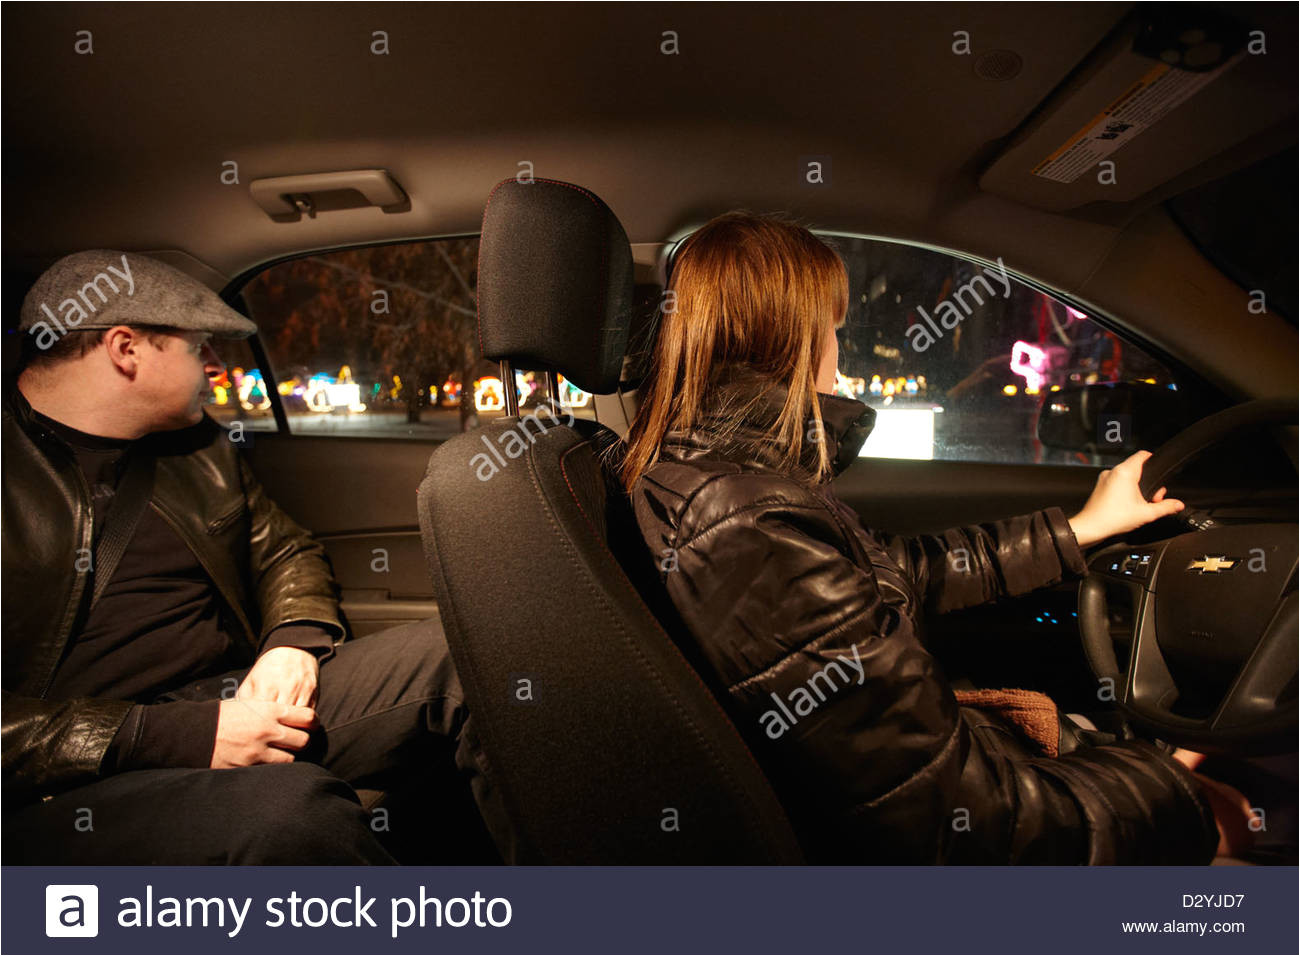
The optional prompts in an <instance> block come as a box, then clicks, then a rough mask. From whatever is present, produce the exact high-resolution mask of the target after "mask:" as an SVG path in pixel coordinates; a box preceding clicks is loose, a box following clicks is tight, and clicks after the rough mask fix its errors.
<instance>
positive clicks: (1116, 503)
mask: <svg viewBox="0 0 1300 956" xmlns="http://www.w3.org/2000/svg"><path fill="white" fill-rule="evenodd" d="M1150 457H1151V452H1149V451H1139V452H1134V453H1133V454H1132V455H1130V456H1129V457H1128V458H1125V459H1124V460H1123V461H1122V462H1120V463H1119V464H1118V465H1116V466H1115V467H1114V468H1108V469H1106V470H1105V471H1103V472H1102V473H1101V474H1100V475H1098V476H1097V485H1096V487H1095V488H1093V489H1092V494H1091V495H1089V496H1088V500H1087V502H1085V503H1084V506H1083V508H1082V510H1080V511H1079V513H1078V514H1076V515H1075V516H1074V517H1072V518H1071V519H1070V528H1071V529H1072V530H1073V531H1074V536H1075V538H1076V539H1078V542H1079V547H1080V548H1086V547H1088V546H1089V545H1093V544H1096V543H1097V542H1098V541H1104V540H1106V539H1107V538H1109V537H1112V536H1113V535H1117V534H1124V533H1125V532H1128V531H1132V530H1134V529H1135V528H1140V527H1142V526H1143V525H1144V524H1150V523H1151V522H1152V521H1155V520H1157V519H1159V518H1164V517H1168V516H1169V515H1174V514H1177V513H1178V512H1180V511H1182V510H1183V508H1184V507H1185V505H1184V504H1183V502H1181V501H1179V500H1178V499H1177V498H1166V497H1165V489H1164V488H1163V487H1161V488H1159V489H1157V490H1156V493H1155V494H1154V495H1152V496H1151V500H1150V501H1147V500H1146V498H1144V497H1143V495H1142V491H1141V489H1140V488H1139V487H1138V484H1139V482H1140V481H1141V480H1142V466H1143V465H1144V464H1146V460H1147V459H1148V458H1150Z"/></svg>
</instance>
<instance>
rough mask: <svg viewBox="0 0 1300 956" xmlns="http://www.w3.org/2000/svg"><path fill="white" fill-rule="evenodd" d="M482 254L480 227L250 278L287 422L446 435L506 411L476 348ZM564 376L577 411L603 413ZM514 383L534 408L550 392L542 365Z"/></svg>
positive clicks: (319, 258)
mask: <svg viewBox="0 0 1300 956" xmlns="http://www.w3.org/2000/svg"><path fill="white" fill-rule="evenodd" d="M477 262H478V239H477V237H470V238H462V239H441V240H433V241H427V242H411V243H402V244H397V245H385V246H369V247H366V248H362V249H348V250H344V251H340V252H331V253H323V254H319V255H312V256H305V257H302V258H299V259H292V260H289V261H286V262H281V263H278V264H276V265H273V266H271V267H269V268H268V269H266V270H265V271H263V272H261V273H259V274H258V275H257V277H256V278H254V279H253V280H252V281H250V282H249V283H248V284H247V285H246V286H245V287H244V289H243V298H244V303H245V305H246V307H247V309H248V314H249V316H250V317H251V318H252V319H253V321H254V322H256V323H257V326H258V338H259V340H260V342H261V343H262V345H263V347H264V348H265V350H266V352H267V354H268V356H269V357H270V360H271V362H272V363H273V365H274V368H275V379H276V389H275V390H276V392H277V393H278V394H277V395H276V396H273V397H275V398H277V399H278V400H279V401H280V402H281V403H282V404H283V405H284V409H285V413H286V416H287V418H288V421H289V430H290V431H291V432H295V433H301V434H313V435H316V434H326V435H374V436H384V437H391V438H424V439H434V440H442V439H446V438H449V437H451V436H452V435H455V434H457V433H459V432H461V431H466V430H469V429H471V428H475V427H477V426H479V425H481V424H483V423H485V422H486V421H489V420H491V419H492V418H496V417H499V416H501V415H503V414H504V413H505V411H504V409H505V398H504V393H503V388H502V382H501V378H500V375H501V372H500V367H499V365H497V364H496V363H494V362H486V361H484V360H483V359H481V358H480V357H479V351H478V336H477V332H476V326H475V284H476V282H477ZM245 371H246V370H245ZM259 374H260V373H259ZM559 384H560V400H561V402H562V403H563V405H564V406H565V407H566V408H570V409H571V410H572V411H573V414H574V415H576V416H586V417H591V416H592V415H593V414H594V412H593V408H592V399H591V396H590V395H588V394H587V393H585V392H582V391H581V390H579V389H577V388H576V387H574V386H573V385H572V384H571V383H569V382H567V381H566V380H564V379H563V377H562V376H561V377H560V381H559ZM515 388H516V392H517V394H518V396H519V400H520V407H521V412H525V413H526V412H527V411H528V410H531V409H533V408H534V407H536V406H537V405H538V403H539V402H541V401H543V400H545V399H546V397H547V395H548V394H549V390H548V389H547V387H546V377H545V375H544V374H543V373H541V372H533V371H528V370H518V371H516V372H515ZM241 410H243V409H242V406H241Z"/></svg>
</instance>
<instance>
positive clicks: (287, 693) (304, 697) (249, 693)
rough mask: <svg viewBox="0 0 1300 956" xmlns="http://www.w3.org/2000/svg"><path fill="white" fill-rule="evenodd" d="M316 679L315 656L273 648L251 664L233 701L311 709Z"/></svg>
mask: <svg viewBox="0 0 1300 956" xmlns="http://www.w3.org/2000/svg"><path fill="white" fill-rule="evenodd" d="M319 677H320V662H319V661H318V660H316V655H315V654H313V653H311V652H310V651H304V650H303V649H302V648H300V647H273V648H271V649H270V650H269V651H267V652H266V653H265V654H263V655H262V656H261V657H259V658H258V659H257V662H256V663H255V664H253V667H252V669H251V670H250V671H249V672H248V675H247V676H246V677H245V678H244V681H243V683H242V684H240V685H239V689H238V690H237V691H235V699H236V700H273V701H275V702H276V703H280V704H289V705H292V706H295V707H314V706H315V704H316V692H317V680H318V679H319Z"/></svg>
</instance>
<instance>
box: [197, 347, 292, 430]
mask: <svg viewBox="0 0 1300 956" xmlns="http://www.w3.org/2000/svg"><path fill="white" fill-rule="evenodd" d="M212 347H213V349H215V350H216V353H217V357H218V358H220V359H221V361H222V363H223V364H224V365H225V366H226V372H225V375H223V376H222V377H221V378H220V379H218V380H217V381H215V382H214V383H213V385H212V393H211V395H210V396H209V398H208V411H209V412H210V413H211V415H212V417H213V418H215V419H216V420H217V421H218V422H220V423H221V424H223V425H226V426H228V427H229V426H233V425H234V424H235V423H236V422H242V423H243V426H242V427H243V428H245V429H249V430H251V431H275V430H276V424H275V413H274V412H273V411H272V410H271V396H270V394H269V392H270V389H269V388H268V386H267V384H266V381H265V380H264V379H263V378H262V370H261V369H259V368H258V367H257V366H258V362H257V359H256V358H254V357H253V350H252V348H250V347H249V344H248V340H247V339H214V340H213V342H212Z"/></svg>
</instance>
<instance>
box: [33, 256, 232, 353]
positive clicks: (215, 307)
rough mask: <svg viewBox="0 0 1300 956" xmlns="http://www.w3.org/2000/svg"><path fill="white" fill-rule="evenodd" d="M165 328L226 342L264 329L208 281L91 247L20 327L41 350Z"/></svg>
mask: <svg viewBox="0 0 1300 956" xmlns="http://www.w3.org/2000/svg"><path fill="white" fill-rule="evenodd" d="M115 325H161V326H169V327H171V328H175V329H185V330H187V331H192V332H211V333H212V334H213V335H214V336H217V337H220V338H232V339H242V338H247V337H248V336H250V335H252V334H253V333H254V332H256V331H257V326H256V325H254V324H253V323H252V322H250V321H249V320H248V319H246V318H244V317H243V316H242V315H240V314H239V313H238V312H236V311H235V310H234V309H232V308H231V307H230V306H228V305H226V303H224V302H222V301H221V296H219V295H217V294H216V293H215V292H213V291H212V290H211V289H209V288H208V287H207V286H205V285H204V284H203V283H202V282H199V281H198V280H197V279H192V278H190V277H189V276H187V275H186V274H185V273H183V272H181V271H180V270H179V269H174V268H172V267H171V266H169V265H166V264H164V263H162V262H159V261H158V260H157V259H151V258H149V257H148V256H144V255H140V254H139V253H135V252H133V253H131V254H130V255H127V254H126V253H125V252H116V251H114V250H111V249H91V250H89V251H87V252H77V253H73V254H72V255H70V256H64V257H63V258H62V259H60V260H59V261H58V262H56V263H54V265H52V266H50V267H49V268H48V269H46V270H45V272H44V273H43V274H42V275H41V277H40V278H39V279H37V280H36V284H35V285H33V286H32V288H31V290H30V291H29V292H28V293H27V297H26V298H25V299H23V308H22V313H21V315H20V318H19V322H18V328H19V330H20V331H23V332H30V333H31V334H32V335H33V336H35V337H36V339H37V344H38V345H39V346H40V347H41V348H49V346H50V345H51V344H53V342H54V341H55V340H57V339H58V338H59V337H61V336H63V335H65V334H66V333H68V332H76V331H80V330H82V329H109V328H112V327H113V326H115Z"/></svg>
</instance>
